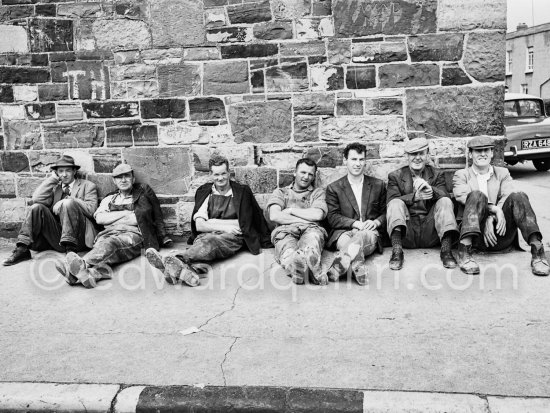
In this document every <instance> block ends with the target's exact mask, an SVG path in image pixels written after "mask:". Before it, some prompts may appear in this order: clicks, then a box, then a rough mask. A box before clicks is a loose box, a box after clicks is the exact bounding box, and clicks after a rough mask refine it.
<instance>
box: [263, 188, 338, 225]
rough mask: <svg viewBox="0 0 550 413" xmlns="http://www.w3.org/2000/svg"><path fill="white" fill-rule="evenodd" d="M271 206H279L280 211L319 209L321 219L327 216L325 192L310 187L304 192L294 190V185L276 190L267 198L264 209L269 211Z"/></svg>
mask: <svg viewBox="0 0 550 413" xmlns="http://www.w3.org/2000/svg"><path fill="white" fill-rule="evenodd" d="M271 205H279V206H280V207H281V209H286V208H300V209H307V208H319V209H320V210H322V211H323V218H324V217H325V216H326V215H327V211H328V208H327V202H326V199H325V191H324V190H323V189H322V188H313V187H312V186H310V187H309V188H307V189H306V190H304V191H300V192H297V191H295V190H294V184H290V185H289V186H286V187H283V188H278V189H276V190H275V191H273V193H272V194H271V196H270V197H269V200H268V201H267V206H266V209H267V210H268V211H269V208H270V207H271Z"/></svg>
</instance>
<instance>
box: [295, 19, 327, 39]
mask: <svg viewBox="0 0 550 413" xmlns="http://www.w3.org/2000/svg"><path fill="white" fill-rule="evenodd" d="M323 37H334V25H333V23H332V19H330V18H329V17H323V18H311V17H309V18H304V19H299V20H298V21H297V22H296V38H297V39H299V40H307V39H320V38H323Z"/></svg>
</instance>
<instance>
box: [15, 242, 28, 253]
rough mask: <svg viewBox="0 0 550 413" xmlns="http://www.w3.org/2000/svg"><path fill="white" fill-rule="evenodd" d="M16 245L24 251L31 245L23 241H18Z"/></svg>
mask: <svg viewBox="0 0 550 413" xmlns="http://www.w3.org/2000/svg"><path fill="white" fill-rule="evenodd" d="M15 246H16V247H19V248H21V249H22V250H24V251H26V250H28V249H29V246H28V245H26V244H23V243H22V242H18V243H17V244H15Z"/></svg>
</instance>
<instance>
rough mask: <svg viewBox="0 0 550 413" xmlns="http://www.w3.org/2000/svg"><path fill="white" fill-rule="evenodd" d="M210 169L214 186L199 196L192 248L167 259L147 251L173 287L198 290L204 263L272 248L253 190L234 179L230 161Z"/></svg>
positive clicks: (218, 160)
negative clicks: (240, 253)
mask: <svg viewBox="0 0 550 413" xmlns="http://www.w3.org/2000/svg"><path fill="white" fill-rule="evenodd" d="M208 166H209V169H210V176H211V178H212V180H213V182H209V183H206V184H204V185H202V186H200V187H199V188H198V189H197V192H196V193H195V206H194V208H193V213H192V219H191V237H189V239H188V240H187V242H188V243H189V244H192V245H191V246H190V247H189V248H188V249H186V250H181V251H178V252H177V253H174V254H170V255H168V256H166V257H162V256H161V255H160V254H159V253H158V252H157V251H156V250H154V249H148V250H147V251H146V256H147V259H148V261H149V263H150V264H151V266H153V267H155V268H157V269H159V270H160V271H163V273H164V277H165V279H166V281H167V282H169V283H171V284H174V283H177V282H179V281H180V280H181V281H183V283H185V284H187V285H189V286H191V287H196V286H198V285H199V284H200V280H199V278H200V276H199V272H201V271H200V270H199V269H201V267H203V266H202V265H200V264H201V263H204V262H211V261H215V260H221V259H225V258H229V257H231V256H233V255H235V254H236V253H237V252H238V251H240V250H241V249H243V248H246V249H247V250H248V251H250V252H251V253H252V254H254V255H257V254H259V253H260V251H261V248H268V247H270V246H271V243H270V242H269V229H268V227H267V223H266V221H265V218H264V217H263V214H262V210H261V208H260V206H259V205H258V203H257V202H256V198H254V195H253V194H252V190H251V189H250V187H249V186H248V185H244V184H239V183H238V182H235V181H232V180H231V179H230V171H229V161H228V160H227V158H225V157H223V156H214V157H212V158H211V159H210V161H209V162H208Z"/></svg>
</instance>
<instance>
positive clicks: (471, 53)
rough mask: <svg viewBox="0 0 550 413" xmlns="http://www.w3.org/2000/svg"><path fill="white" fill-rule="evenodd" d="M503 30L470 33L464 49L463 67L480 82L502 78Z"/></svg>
mask: <svg viewBox="0 0 550 413" xmlns="http://www.w3.org/2000/svg"><path fill="white" fill-rule="evenodd" d="M505 36H506V34H505V32H503V31H502V32H487V33H470V34H469V36H468V40H467V42H466V49H465V51H464V68H465V69H466V71H467V72H468V74H470V76H472V77H473V78H475V79H476V80H478V81H480V82H498V81H502V80H504V74H505V73H504V72H505V59H506V54H505V51H506V50H505V45H506V37H505Z"/></svg>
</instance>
